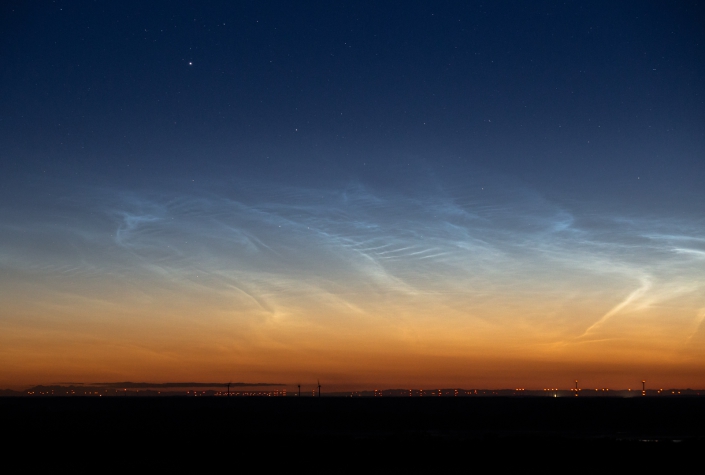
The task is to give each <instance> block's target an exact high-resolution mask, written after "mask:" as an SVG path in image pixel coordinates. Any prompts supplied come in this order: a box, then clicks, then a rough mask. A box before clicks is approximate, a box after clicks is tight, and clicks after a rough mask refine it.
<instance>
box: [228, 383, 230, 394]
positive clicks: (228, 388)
mask: <svg viewBox="0 0 705 475" xmlns="http://www.w3.org/2000/svg"><path fill="white" fill-rule="evenodd" d="M228 396H230V383H228Z"/></svg>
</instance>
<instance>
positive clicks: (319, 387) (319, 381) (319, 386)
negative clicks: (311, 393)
mask: <svg viewBox="0 0 705 475" xmlns="http://www.w3.org/2000/svg"><path fill="white" fill-rule="evenodd" d="M318 397H321V380H320V379H319V380H318Z"/></svg>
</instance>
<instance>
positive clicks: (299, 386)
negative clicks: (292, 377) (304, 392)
mask: <svg viewBox="0 0 705 475" xmlns="http://www.w3.org/2000/svg"><path fill="white" fill-rule="evenodd" d="M296 386H298V388H299V397H301V385H300V384H297V385H296Z"/></svg>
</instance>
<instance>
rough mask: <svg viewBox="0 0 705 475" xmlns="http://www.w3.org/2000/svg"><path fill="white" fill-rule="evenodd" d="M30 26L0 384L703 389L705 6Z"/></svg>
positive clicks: (6, 261) (301, 10) (5, 95)
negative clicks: (649, 384)
mask: <svg viewBox="0 0 705 475" xmlns="http://www.w3.org/2000/svg"><path fill="white" fill-rule="evenodd" d="M0 8H2V12H1V13H0V18H1V19H0V32H2V33H0V55H1V57H2V59H3V67H2V70H1V71H0V386H4V387H22V386H25V385H29V384H37V383H51V382H56V381H83V382H95V381H125V380H131V381H153V382H164V381H229V380H233V381H234V380H238V381H258V382H265V383H266V382H282V383H286V384H290V385H295V384H297V383H302V384H303V385H305V384H306V382H307V381H308V382H310V384H311V385H313V384H314V383H315V381H316V380H317V379H320V380H321V381H322V382H325V383H326V385H327V387H328V388H331V389H332V388H338V389H361V388H369V387H372V386H375V387H431V386H432V387H437V386H441V385H442V387H468V388H469V387H492V388H501V387H527V388H541V387H547V386H551V387H562V386H566V385H571V384H572V383H571V382H572V381H573V380H574V379H580V380H581V381H583V382H585V384H586V385H589V386H595V387H597V386H600V387H607V386H610V385H612V386H617V387H637V386H638V385H639V384H640V382H641V380H642V379H647V380H649V381H653V383H654V384H656V385H661V386H669V385H671V386H683V387H685V386H690V387H700V386H703V385H705V376H704V375H705V363H703V362H704V361H705V359H704V357H705V350H704V348H705V324H703V320H704V319H705V185H704V183H705V158H704V157H705V102H704V98H705V62H703V61H702V58H703V57H705V30H703V28H702V23H703V20H705V10H704V9H703V7H702V6H701V5H698V4H697V2H691V3H689V2H683V3H681V4H679V5H676V6H670V5H669V6H663V5H661V6H658V7H657V6H654V5H644V4H643V2H626V3H621V4H619V5H614V4H612V3H611V2H591V3H590V4H589V5H585V4H582V3H579V2H551V1H548V2H541V3H540V4H527V5H516V4H514V3H500V4H495V3H494V2H492V4H491V5H485V2H471V3H469V4H467V5H458V4H457V2H438V1H435V2H421V3H418V2H417V3H415V4H414V5H413V6H409V5H407V4H406V2H399V3H395V2H386V3H384V4H379V3H377V2H369V3H368V2H359V1H356V2H342V3H340V2H337V3H335V5H333V4H330V5H328V4H318V3H317V2H309V3H305V4H303V5H294V4H290V3H289V2H245V3H237V4H234V5H233V4H231V2H211V3H210V4H208V5H206V6H203V5H200V4H196V3H193V4H189V3H187V2H180V3H177V4H174V3H173V2H155V3H150V4H148V5H145V4H143V3H142V2H123V3H120V4H119V5H113V4H109V3H101V2H97V3H96V2H88V1H85V2H81V1H79V2H63V1H56V2H34V3H31V4H26V3H24V2H16V3H11V4H8V5H4V6H2V7H0Z"/></svg>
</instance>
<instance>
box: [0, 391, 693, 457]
mask: <svg viewBox="0 0 705 475" xmlns="http://www.w3.org/2000/svg"><path fill="white" fill-rule="evenodd" d="M0 423H1V424H2V427H3V432H4V434H6V435H8V436H10V438H11V440H13V441H17V442H20V445H24V444H27V443H29V444H31V445H32V446H36V447H41V448H42V449H43V450H42V451H40V452H41V453H49V452H51V451H52V450H54V452H55V453H57V454H58V455H57V456H58V457H60V458H61V457H65V456H66V454H67V453H72V450H74V451H75V450H80V451H81V452H82V453H85V454H86V455H87V456H89V457H99V458H100V457H104V458H107V459H110V460H114V459H115V457H116V454H119V460H121V461H123V462H125V461H129V460H132V458H133V457H136V458H139V459H140V460H144V461H145V462H144V463H148V464H167V465H171V464H175V465H179V464H181V463H188V464H193V463H196V464H199V463H206V464H210V463H215V461H216V459H217V458H218V457H220V456H221V455H222V456H225V457H227V458H228V459H231V458H232V457H236V458H238V459H242V458H243V457H244V458H248V459H249V458H252V457H255V454H260V453H262V451H263V450H264V451H265V452H266V453H268V454H270V455H269V456H267V457H265V459H264V460H261V461H260V462H261V463H264V464H286V463H289V461H292V460H298V459H300V458H310V457H322V458H324V459H326V460H327V459H331V460H334V459H335V460H339V461H344V462H340V463H344V464H347V465H354V464H363V465H364V464H366V463H372V462H370V460H375V461H379V462H374V463H382V462H383V463H386V464H393V465H394V466H396V467H402V466H407V467H408V466H410V465H412V466H421V465H423V464H438V463H441V464H445V463H459V462H460V461H461V460H466V459H467V458H468V457H469V458H471V459H473V460H487V459H492V460H493V461H494V462H496V463H501V464H517V463H524V462H527V463H528V461H530V460H531V461H532V463H542V462H540V461H541V460H542V459H544V458H546V457H548V458H549V459H553V458H555V457H559V458H560V457H563V456H568V455H571V454H575V455H577V456H579V457H580V458H579V459H577V460H580V463H581V464H592V463H597V462H598V461H601V460H602V459H603V458H605V457H609V459H610V460H612V458H613V457H614V454H617V455H621V456H623V458H624V462H625V463H626V462H627V460H626V458H629V457H631V456H632V455H635V456H638V457H637V459H633V460H631V462H629V463H636V464H648V463H650V462H649V461H650V460H652V459H653V460H655V458H659V459H660V460H663V458H664V457H666V459H667V460H671V462H672V463H675V464H678V463H681V462H683V461H684V460H685V458H684V457H683V456H686V455H695V454H698V453H705V452H703V449H705V398H683V399H656V398H648V397H645V398H632V399H621V398H619V399H618V398H614V399H612V398H584V399H578V398H575V399H571V398H557V399H553V398H482V399H479V398H478V399H469V398H435V399H432V398H332V397H323V398H320V399H319V398H311V397H308V398H300V399H299V398H294V397H287V398H257V397H251V398H216V397H212V398H185V397H171V398H116V397H113V398H43V399H40V398H37V399H32V398H3V399H0ZM8 447H9V446H8ZM47 451H48V452H47ZM223 454H225V455H223ZM497 454H503V455H497ZM497 457H500V458H497ZM517 457H520V459H517ZM554 462H555V460H554ZM551 463H553V462H551ZM419 464H421V465H419Z"/></svg>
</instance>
